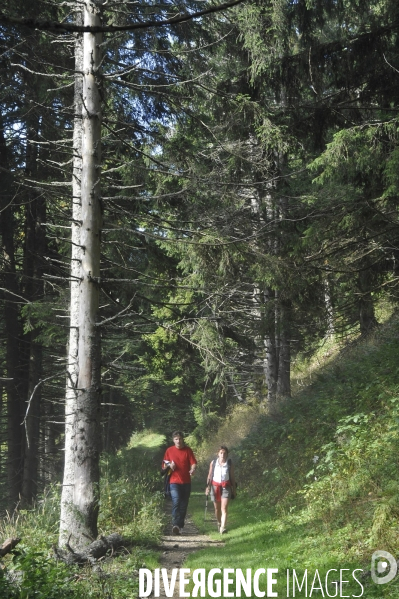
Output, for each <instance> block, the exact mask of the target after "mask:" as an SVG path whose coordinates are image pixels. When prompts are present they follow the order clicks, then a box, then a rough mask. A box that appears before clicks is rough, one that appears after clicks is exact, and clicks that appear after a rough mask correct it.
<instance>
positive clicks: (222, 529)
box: [220, 527, 227, 535]
mask: <svg viewBox="0 0 399 599" xmlns="http://www.w3.org/2000/svg"><path fill="white" fill-rule="evenodd" d="M226 532H227V528H222V527H220V534H221V535H224V534H225V533H226Z"/></svg>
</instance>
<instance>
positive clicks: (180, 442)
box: [173, 437, 184, 449]
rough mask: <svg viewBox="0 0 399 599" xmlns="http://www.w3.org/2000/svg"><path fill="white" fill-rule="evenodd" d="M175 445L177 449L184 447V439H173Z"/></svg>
mask: <svg viewBox="0 0 399 599" xmlns="http://www.w3.org/2000/svg"><path fill="white" fill-rule="evenodd" d="M173 443H174V444H175V447H177V449H180V448H181V447H183V446H184V441H183V437H173Z"/></svg>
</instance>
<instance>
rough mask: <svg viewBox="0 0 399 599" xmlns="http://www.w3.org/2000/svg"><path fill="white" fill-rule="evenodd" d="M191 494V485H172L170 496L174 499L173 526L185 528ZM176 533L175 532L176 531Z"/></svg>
mask: <svg viewBox="0 0 399 599" xmlns="http://www.w3.org/2000/svg"><path fill="white" fill-rule="evenodd" d="M190 493H191V483H184V484H181V485H178V484H176V483H172V484H171V485H170V494H171V497H172V526H173V528H174V527H175V526H177V527H178V528H183V526H184V520H185V517H186V513H187V506H188V500H189V498H190ZM174 532H175V531H174Z"/></svg>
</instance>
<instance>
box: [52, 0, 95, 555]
mask: <svg viewBox="0 0 399 599" xmlns="http://www.w3.org/2000/svg"><path fill="white" fill-rule="evenodd" d="M101 9H102V3H101V2H86V3H85V4H84V24H85V25H87V26H92V27H96V26H99V25H101V18H100V17H101ZM100 42H101V36H100V35H99V34H92V33H84V34H83V89H82V125H83V126H82V176H81V229H80V246H81V248H82V256H81V269H80V283H79V299H78V303H79V316H78V319H79V322H78V327H79V328H78V345H77V374H78V378H77V386H76V389H75V391H76V395H75V399H74V400H73V405H72V404H71V407H72V408H73V414H72V415H71V420H70V421H69V423H68V426H67V428H68V429H70V430H69V432H68V439H67V436H66V443H67V442H68V443H69V446H68V447H67V446H66V455H65V476H64V482H63V489H64V496H63V498H62V512H61V525H60V542H63V541H64V539H65V537H66V535H67V531H68V533H69V535H68V536H69V537H71V539H72V544H73V546H74V547H77V548H81V547H84V546H85V545H87V543H88V540H90V539H94V538H95V537H96V536H97V516H98V507H99V457H100V438H101V431H100V405H101V351H100V333H99V327H98V305H99V282H100V235H101V225H102V210H101V198H100V162H101V100H100V93H99V87H98V78H97V75H98V70H99V68H100ZM71 293H72V291H71ZM75 293H76V290H75ZM73 300H74V301H76V297H74V298H73ZM74 310H75V308H74ZM76 310H77V307H76ZM74 315H76V313H75V314H74ZM71 324H72V323H71ZM69 351H71V348H70V350H69ZM67 415H68V414H67ZM66 487H70V488H71V489H72V494H68V493H67V491H66Z"/></svg>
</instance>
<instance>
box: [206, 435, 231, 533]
mask: <svg viewBox="0 0 399 599" xmlns="http://www.w3.org/2000/svg"><path fill="white" fill-rule="evenodd" d="M228 454H229V450H228V449H227V447H226V446H225V445H221V446H220V449H219V452H218V457H217V459H216V460H212V462H211V463H210V464H209V473H208V479H207V481H206V490H205V493H206V495H208V494H209V491H210V493H211V499H212V501H213V504H214V506H215V515H216V520H217V523H218V529H219V531H220V532H221V534H223V533H225V532H227V531H226V521H227V508H228V505H229V500H230V499H231V498H233V499H234V497H235V489H236V483H235V477H234V468H233V464H232V463H231V460H229V459H228V457H227V456H228Z"/></svg>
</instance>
